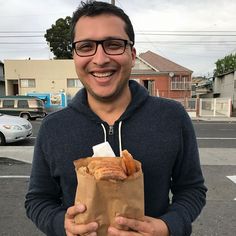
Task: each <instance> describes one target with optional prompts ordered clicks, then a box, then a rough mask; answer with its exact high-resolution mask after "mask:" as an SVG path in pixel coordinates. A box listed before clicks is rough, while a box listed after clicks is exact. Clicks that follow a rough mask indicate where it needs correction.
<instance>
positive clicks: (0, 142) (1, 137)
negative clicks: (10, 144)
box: [0, 132, 6, 146]
mask: <svg viewBox="0 0 236 236" xmlns="http://www.w3.org/2000/svg"><path fill="white" fill-rule="evenodd" d="M5 144H6V139H5V137H4V135H3V133H1V132H0V146H3V145H5Z"/></svg>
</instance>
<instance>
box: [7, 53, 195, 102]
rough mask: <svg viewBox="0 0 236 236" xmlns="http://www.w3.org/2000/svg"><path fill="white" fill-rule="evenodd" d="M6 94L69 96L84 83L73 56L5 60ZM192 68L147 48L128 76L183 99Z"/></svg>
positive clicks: (187, 93) (154, 91) (188, 92)
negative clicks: (63, 58) (187, 67)
mask: <svg viewBox="0 0 236 236" xmlns="http://www.w3.org/2000/svg"><path fill="white" fill-rule="evenodd" d="M4 64H5V85H6V95H17V94H19V95H27V94H30V95H33V94H35V95H36V94H37V95H38V96H41V97H42V96H43V99H45V96H47V94H49V96H50V97H58V94H59V93H64V94H65V95H66V96H67V99H68V100H70V99H71V98H73V96H74V95H75V94H76V93H77V91H78V90H79V89H80V88H82V87H83V85H82V84H81V82H80V81H79V79H78V77H77V74H76V72H75V67H74V62H73V60H69V59H67V60H30V59H29V60H5V63H4ZM191 74H192V71H190V70H188V69H186V68H184V67H182V66H180V65H177V64H176V63H174V62H171V61H169V60H167V59H165V58H163V57H161V56H159V55H157V54H155V53H152V52H150V51H148V52H147V53H142V54H141V55H140V56H137V58H136V63H135V66H134V68H133V69H132V72H131V79H134V80H137V81H138V82H140V83H141V84H142V85H144V86H145V87H146V88H147V89H148V90H149V93H150V94H151V95H154V96H162V97H168V98H173V99H179V98H181V99H183V98H186V97H190V95H191V90H190V89H191ZM41 97H40V98H41Z"/></svg>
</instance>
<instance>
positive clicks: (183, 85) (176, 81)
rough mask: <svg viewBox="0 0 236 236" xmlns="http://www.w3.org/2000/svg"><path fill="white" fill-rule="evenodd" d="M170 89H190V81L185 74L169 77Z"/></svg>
mask: <svg viewBox="0 0 236 236" xmlns="http://www.w3.org/2000/svg"><path fill="white" fill-rule="evenodd" d="M171 90H191V82H190V79H189V77H187V76H174V77H173V78H171Z"/></svg>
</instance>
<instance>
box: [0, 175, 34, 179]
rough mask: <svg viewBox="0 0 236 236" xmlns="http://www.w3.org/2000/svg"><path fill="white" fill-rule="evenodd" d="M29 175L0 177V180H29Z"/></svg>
mask: <svg viewBox="0 0 236 236" xmlns="http://www.w3.org/2000/svg"><path fill="white" fill-rule="evenodd" d="M29 178H30V176H29V175H0V179H29Z"/></svg>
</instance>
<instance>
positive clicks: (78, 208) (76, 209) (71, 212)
mask: <svg viewBox="0 0 236 236" xmlns="http://www.w3.org/2000/svg"><path fill="white" fill-rule="evenodd" d="M85 210H86V207H85V205H83V204H78V205H75V206H72V207H69V208H68V209H67V211H66V218H68V219H73V218H74V217H75V216H76V215H77V214H79V213H82V212H84V211H85Z"/></svg>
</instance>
